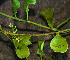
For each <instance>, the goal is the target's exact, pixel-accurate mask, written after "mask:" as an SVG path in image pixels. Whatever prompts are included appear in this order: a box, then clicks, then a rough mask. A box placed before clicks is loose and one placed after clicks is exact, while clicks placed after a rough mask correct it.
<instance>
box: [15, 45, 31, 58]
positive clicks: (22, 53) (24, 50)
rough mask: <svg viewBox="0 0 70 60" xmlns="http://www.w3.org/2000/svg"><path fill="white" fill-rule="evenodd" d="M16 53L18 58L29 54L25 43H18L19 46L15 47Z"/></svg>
mask: <svg viewBox="0 0 70 60" xmlns="http://www.w3.org/2000/svg"><path fill="white" fill-rule="evenodd" d="M16 54H17V56H18V57H19V58H21V59H22V58H25V57H28V56H29V55H30V52H29V49H28V47H27V46H26V45H25V44H23V45H22V44H19V46H18V47H17V49H16Z"/></svg>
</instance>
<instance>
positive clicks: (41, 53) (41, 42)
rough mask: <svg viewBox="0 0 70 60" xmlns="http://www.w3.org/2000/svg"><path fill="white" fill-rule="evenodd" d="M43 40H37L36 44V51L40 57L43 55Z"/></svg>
mask: <svg viewBox="0 0 70 60" xmlns="http://www.w3.org/2000/svg"><path fill="white" fill-rule="evenodd" d="M44 42H45V40H41V41H40V40H39V41H38V46H39V49H38V51H37V54H39V55H40V56H41V57H42V56H43V46H44Z"/></svg>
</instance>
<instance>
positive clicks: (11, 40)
mask: <svg viewBox="0 0 70 60" xmlns="http://www.w3.org/2000/svg"><path fill="white" fill-rule="evenodd" d="M0 29H1V32H2V33H4V34H5V35H6V36H7V37H8V38H9V36H8V35H7V34H6V31H4V30H3V29H2V28H0ZM9 39H10V38H9ZM10 40H11V39H10ZM11 41H12V40H11Z"/></svg>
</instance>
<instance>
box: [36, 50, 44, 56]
mask: <svg viewBox="0 0 70 60" xmlns="http://www.w3.org/2000/svg"><path fill="white" fill-rule="evenodd" d="M37 54H39V55H40V57H42V56H43V51H41V50H40V49H38V51H37Z"/></svg>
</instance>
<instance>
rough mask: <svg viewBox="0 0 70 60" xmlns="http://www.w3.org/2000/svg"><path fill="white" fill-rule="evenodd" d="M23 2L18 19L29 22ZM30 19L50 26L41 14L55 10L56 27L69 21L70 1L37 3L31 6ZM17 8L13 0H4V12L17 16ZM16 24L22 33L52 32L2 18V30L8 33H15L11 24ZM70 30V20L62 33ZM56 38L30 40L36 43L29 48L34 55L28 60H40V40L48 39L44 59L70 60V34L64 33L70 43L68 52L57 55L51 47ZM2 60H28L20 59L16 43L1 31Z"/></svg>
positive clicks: (42, 0) (1, 9)
mask: <svg viewBox="0 0 70 60" xmlns="http://www.w3.org/2000/svg"><path fill="white" fill-rule="evenodd" d="M19 1H20V4H21V5H20V8H19V9H18V13H17V17H18V18H20V19H23V20H25V19H26V11H25V10H24V2H25V0H19ZM28 8H29V17H28V20H29V21H32V22H35V23H38V24H42V25H44V26H48V24H47V21H46V20H45V19H44V18H43V17H42V16H41V15H40V14H39V12H41V11H42V10H44V9H49V8H54V16H53V17H54V23H55V24H54V27H56V26H57V25H58V24H60V23H61V22H63V21H65V20H66V19H67V18H68V17H70V0H37V1H36V4H35V5H33V4H31V5H29V6H28ZM12 9H13V6H12V0H2V2H0V12H2V13H5V14H8V15H10V16H14V15H13V10H12ZM10 23H12V25H13V26H16V27H17V30H18V31H17V33H18V34H41V33H46V32H50V30H48V29H46V28H42V27H39V26H36V25H33V24H29V23H25V22H19V21H16V20H13V19H11V18H7V17H5V16H3V15H0V24H1V25H2V29H3V30H5V31H7V32H8V31H11V32H12V29H11V28H9V26H8V25H9V24H10ZM68 28H70V20H69V21H68V22H67V23H65V24H64V25H62V26H61V27H59V30H63V29H68ZM54 36H55V35H47V36H32V37H31V38H30V41H31V42H32V44H31V45H30V46H28V47H29V50H30V55H29V57H28V60H40V56H39V55H37V49H38V42H37V41H38V40H45V44H44V50H43V54H44V55H43V60H46V59H47V57H48V56H50V59H49V60H70V32H69V33H65V34H61V36H63V37H64V38H66V41H67V43H68V50H67V52H65V53H63V54H62V53H56V52H54V51H53V50H52V49H51V48H50V41H51V40H52V38H53V37H54ZM0 60H26V59H20V58H18V57H17V55H16V52H15V47H14V44H13V43H12V42H11V41H10V40H9V39H8V38H7V37H6V36H5V35H4V34H3V33H1V32H0Z"/></svg>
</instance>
